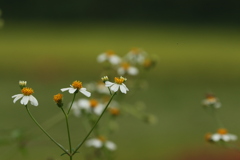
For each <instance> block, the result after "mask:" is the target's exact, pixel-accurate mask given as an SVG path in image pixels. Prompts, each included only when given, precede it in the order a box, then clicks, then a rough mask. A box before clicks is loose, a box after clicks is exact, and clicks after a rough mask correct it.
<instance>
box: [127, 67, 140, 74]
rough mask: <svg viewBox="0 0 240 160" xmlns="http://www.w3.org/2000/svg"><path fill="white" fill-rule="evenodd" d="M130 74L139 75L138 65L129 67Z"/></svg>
mask: <svg viewBox="0 0 240 160" xmlns="http://www.w3.org/2000/svg"><path fill="white" fill-rule="evenodd" d="M128 74H130V75H137V74H138V69H137V68H136V67H129V68H128Z"/></svg>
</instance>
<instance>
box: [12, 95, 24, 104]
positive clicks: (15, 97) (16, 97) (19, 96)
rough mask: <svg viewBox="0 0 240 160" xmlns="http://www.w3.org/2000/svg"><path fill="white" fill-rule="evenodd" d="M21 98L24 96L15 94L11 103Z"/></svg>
mask: <svg viewBox="0 0 240 160" xmlns="http://www.w3.org/2000/svg"><path fill="white" fill-rule="evenodd" d="M23 96H24V95H23V94H16V95H14V96H12V98H14V100H13V103H15V102H16V101H17V100H19V99H20V98H22V97H23Z"/></svg>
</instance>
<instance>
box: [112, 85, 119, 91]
mask: <svg viewBox="0 0 240 160" xmlns="http://www.w3.org/2000/svg"><path fill="white" fill-rule="evenodd" d="M119 86H120V85H119V84H113V85H112V86H111V87H110V89H111V90H112V91H113V92H117V91H118V89H119Z"/></svg>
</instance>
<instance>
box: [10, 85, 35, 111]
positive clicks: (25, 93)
mask: <svg viewBox="0 0 240 160" xmlns="http://www.w3.org/2000/svg"><path fill="white" fill-rule="evenodd" d="M21 92H22V94H16V95H14V96H12V98H14V100H13V103H15V102H16V101H17V100H19V99H21V98H22V100H21V101H20V103H21V104H22V105H27V104H28V102H29V101H30V102H31V104H32V105H34V106H38V101H37V99H36V98H35V97H34V96H32V94H33V93H34V91H33V89H32V88H28V87H24V88H23V89H22V90H21Z"/></svg>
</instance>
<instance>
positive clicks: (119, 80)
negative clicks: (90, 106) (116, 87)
mask: <svg viewBox="0 0 240 160" xmlns="http://www.w3.org/2000/svg"><path fill="white" fill-rule="evenodd" d="M114 81H115V83H117V84H122V83H123V82H125V81H126V79H125V78H123V77H120V78H118V77H115V78H114Z"/></svg>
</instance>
